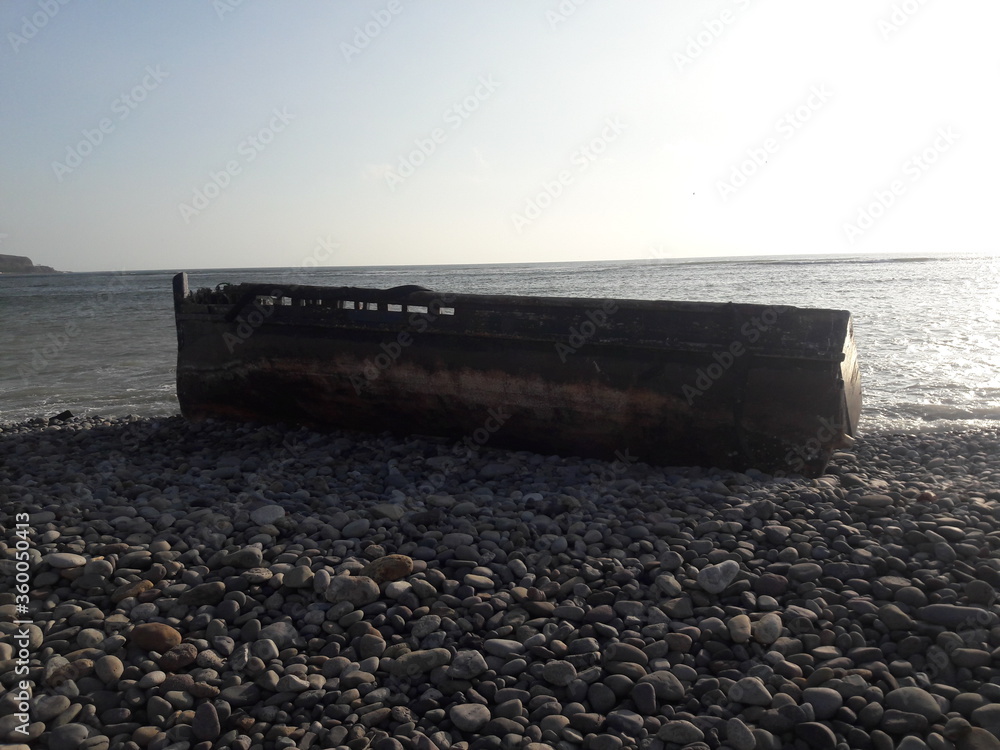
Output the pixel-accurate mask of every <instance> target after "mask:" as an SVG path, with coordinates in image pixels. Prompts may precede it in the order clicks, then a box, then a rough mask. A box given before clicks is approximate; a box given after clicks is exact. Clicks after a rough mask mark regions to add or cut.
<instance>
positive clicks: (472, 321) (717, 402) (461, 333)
mask: <svg viewBox="0 0 1000 750" xmlns="http://www.w3.org/2000/svg"><path fill="white" fill-rule="evenodd" d="M173 292H174V312H175V318H176V323H177V339H178V357H177V397H178V400H179V401H180V406H181V411H182V413H183V414H184V416H185V417H187V418H188V419H191V420H202V419H205V418H209V417H213V418H223V419H233V420H240V421H263V422H285V423H298V424H304V425H308V426H312V427H322V426H328V427H338V428H346V429H353V430H361V431H367V432H381V431H385V430H391V431H393V432H396V433H401V434H414V433H415V434H421V435H428V436H441V437H446V438H453V439H456V440H459V441H462V442H464V443H465V444H467V445H473V446H475V445H489V446H491V447H505V448H514V449H526V450H531V451H535V452H539V453H558V454H561V455H569V456H581V457H595V458H602V459H607V460H611V461H617V462H620V463H621V462H624V463H625V464H628V463H630V462H632V461H645V462H648V463H651V464H656V465H661V466H664V465H702V466H716V467H719V468H729V469H736V470H744V469H747V468H751V467H753V468H757V469H759V470H762V471H766V472H768V473H775V472H785V473H800V474H805V475H807V476H815V475H818V474H820V473H822V472H823V470H824V469H825V467H826V465H827V463H828V461H829V459H830V456H831V455H832V453H833V451H834V450H836V449H837V448H838V447H841V446H844V445H846V444H848V443H849V442H850V436H852V435H854V434H855V431H856V429H857V424H858V418H859V416H860V410H861V380H860V375H859V370H858V359H857V352H856V348H855V343H854V335H853V328H852V323H851V315H850V313H849V312H846V311H843V310H819V309H807V308H795V307H773V306H772V307H768V306H763V305H745V304H733V303H721V304H720V303H702V302H659V301H642V300H627V299H585V298H558V297H553V298H549V297H521V296H506V295H503V296H501V295H479V294H439V293H436V292H433V291H430V290H427V289H424V288H422V287H417V286H405V287H396V288H394V289H385V290H380V289H360V288H352V287H341V288H335V287H318V286H304V285H287V286H282V285H265V284H239V285H220V286H219V287H217V288H216V289H214V290H211V289H202V290H198V291H194V292H192V291H191V290H189V288H188V281H187V275H186V274H184V273H180V274H177V276H175V277H174V288H173Z"/></svg>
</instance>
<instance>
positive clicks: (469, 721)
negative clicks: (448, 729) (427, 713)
mask: <svg viewBox="0 0 1000 750" xmlns="http://www.w3.org/2000/svg"><path fill="white" fill-rule="evenodd" d="M448 718H449V719H451V723H452V724H454V725H455V727H456V728H457V729H459V730H461V731H463V732H478V731H479V730H480V729H482V728H483V727H484V726H486V723H487V722H488V721H489V720H490V710H489V709H488V708H487V707H486V706H483V705H481V704H479V703H461V704H458V705H455V706H452V707H451V709H449V711H448Z"/></svg>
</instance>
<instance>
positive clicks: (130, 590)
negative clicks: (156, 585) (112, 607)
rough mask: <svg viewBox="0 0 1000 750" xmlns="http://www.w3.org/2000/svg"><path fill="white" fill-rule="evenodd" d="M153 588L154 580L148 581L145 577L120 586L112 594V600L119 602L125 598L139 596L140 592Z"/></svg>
mask: <svg viewBox="0 0 1000 750" xmlns="http://www.w3.org/2000/svg"><path fill="white" fill-rule="evenodd" d="M151 588H153V582H152V581H147V580H146V579H145V578H143V579H142V580H141V581H135V582H134V583H126V584H125V585H123V586H119V587H118V588H117V589H115V591H114V593H113V594H112V595H111V601H112V602H114V603H115V604H117V603H118V602H120V601H122V600H123V599H128V598H129V597H132V596H139V594H141V593H143V592H144V591H149V590H150V589H151Z"/></svg>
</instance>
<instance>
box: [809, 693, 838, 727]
mask: <svg viewBox="0 0 1000 750" xmlns="http://www.w3.org/2000/svg"><path fill="white" fill-rule="evenodd" d="M802 700H803V702H804V703H808V704H810V705H811V706H812V707H813V713H814V714H815V715H816V718H817V719H818V720H819V721H826V720H827V719H832V718H833V716H834V714H836V713H837V711H839V710H840V707H841V706H842V705H844V699H843V697H841V695H840V693H838V692H837V691H836V690H833V689H832V688H826V687H811V688H806V689H805V690H803V691H802Z"/></svg>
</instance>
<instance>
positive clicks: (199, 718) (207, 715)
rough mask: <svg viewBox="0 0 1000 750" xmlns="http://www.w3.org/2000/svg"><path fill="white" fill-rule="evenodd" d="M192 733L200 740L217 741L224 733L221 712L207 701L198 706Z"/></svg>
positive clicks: (192, 723) (192, 722)
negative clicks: (220, 718)
mask: <svg viewBox="0 0 1000 750" xmlns="http://www.w3.org/2000/svg"><path fill="white" fill-rule="evenodd" d="M191 733H192V734H193V735H194V736H195V738H196V739H198V740H208V741H211V740H215V739H216V738H218V736H219V735H220V734H221V733H222V725H221V723H220V721H219V712H218V710H216V708H215V706H214V705H213V704H212V703H210V702H208V701H206V702H204V703H202V704H201V705H199V706H198V708H197V710H196V711H195V712H194V719H193V720H192V721H191Z"/></svg>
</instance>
